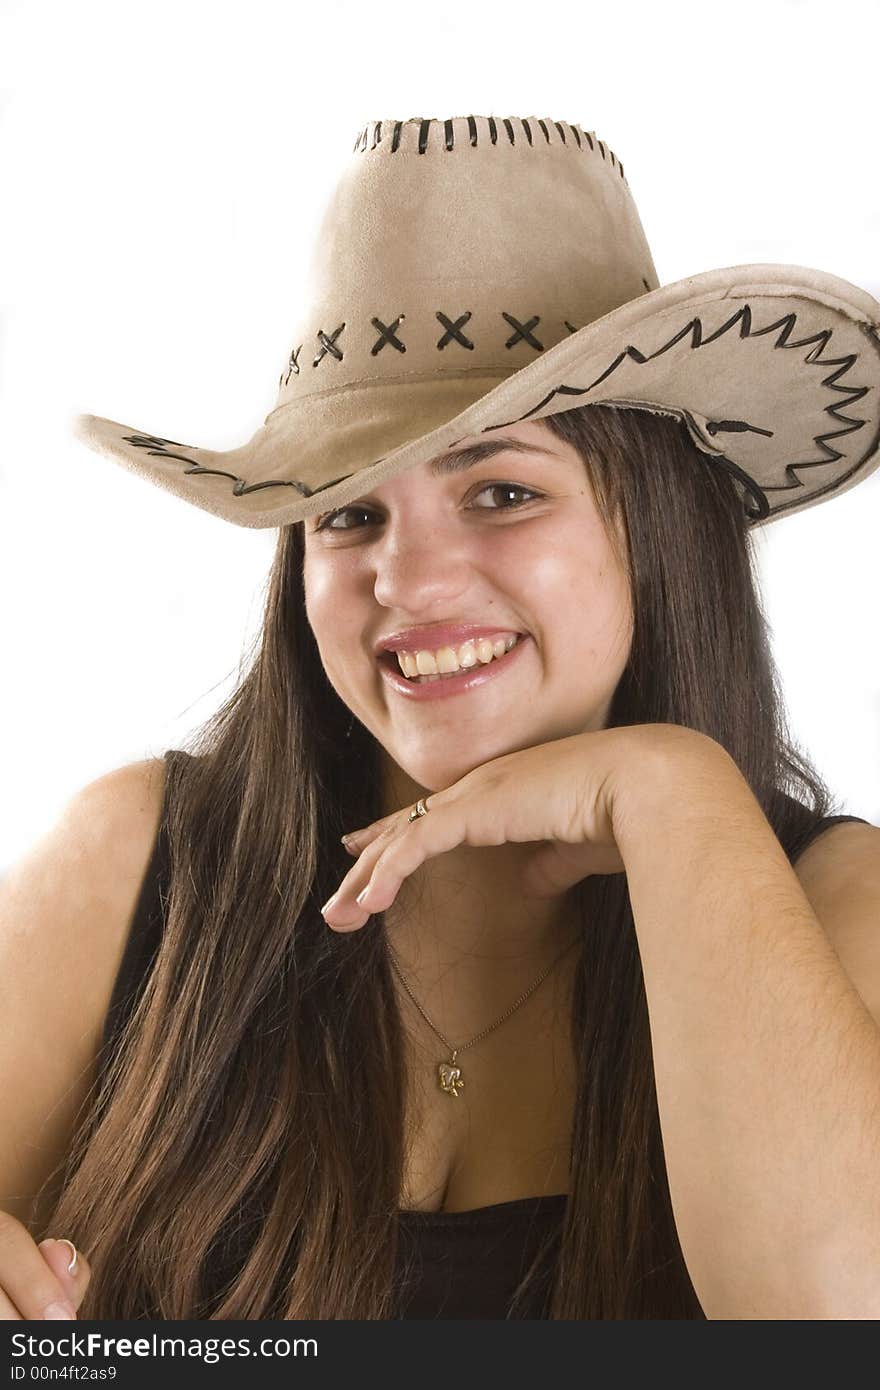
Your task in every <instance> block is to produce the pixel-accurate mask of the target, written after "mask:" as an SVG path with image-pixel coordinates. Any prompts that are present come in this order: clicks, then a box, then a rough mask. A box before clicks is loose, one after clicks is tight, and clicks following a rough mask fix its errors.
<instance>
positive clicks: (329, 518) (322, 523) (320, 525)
mask: <svg viewBox="0 0 880 1390" xmlns="http://www.w3.org/2000/svg"><path fill="white" fill-rule="evenodd" d="M484 492H489V493H492V492H500V493H512V492H519V493H527V494H528V496H527V497H524V498H521V499H520V500H519V501H518V502H512V503H511V504H510V505H509V506H501V507H477V508H476V510H477V511H483V512H485V511H491V512H499V511H500V512H511V511H514V510H515V508H517V507H522V506H524V505H525V504H526V502H528V501H530V500H531V499H532V498H534V497H540V496H541V495H542V494H541V493H540V492H535V491H534V489H533V488H529V487H524V486H523V484H522V483H484V484H483V485H482V487H481V488H480V490H479V492H478V493H477V494H476V495H477V496H478V497H480V496H482V494H483V493H484ZM350 512H356V513H357V512H360V514H361V515H362V516H364V515H366V516H369V515H370V508H369V507H361V506H359V505H357V504H355V503H353V504H352V505H351V506H349V507H339V508H337V510H336V511H335V512H325V513H324V515H323V516H321V517H319V518H318V522H317V525H316V526H315V527H314V530H315V531H353V530H357V529H358V528H357V526H334V525H332V524H331V523H332V522H334V521H335V520H336V519H337V518H338V517H344V516H346V515H348V513H350Z"/></svg>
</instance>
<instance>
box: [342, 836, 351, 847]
mask: <svg viewBox="0 0 880 1390" xmlns="http://www.w3.org/2000/svg"><path fill="white" fill-rule="evenodd" d="M342 843H343V844H344V845H345V848H346V849H348V847H349V845H350V844H351V836H350V835H343V836H342Z"/></svg>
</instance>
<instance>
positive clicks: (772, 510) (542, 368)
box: [73, 265, 880, 529]
mask: <svg viewBox="0 0 880 1390" xmlns="http://www.w3.org/2000/svg"><path fill="white" fill-rule="evenodd" d="M878 388H880V303H878V302H877V300H876V299H874V298H873V297H872V296H871V295H869V294H868V293H867V292H866V291H864V290H861V289H859V288H858V287H857V286H855V285H852V284H850V283H849V282H848V281H845V280H841V279H839V278H838V277H837V276H834V275H829V274H827V273H826V272H824V271H819V270H811V269H807V268H805V267H801V266H790V265H745V266H731V267H726V268H724V269H719V270H709V271H705V272H703V273H701V274H699V275H695V276H692V277H688V278H687V279H684V280H679V281H676V282H675V283H673V284H670V285H663V286H661V287H660V288H659V289H656V290H652V291H649V292H648V293H646V294H644V295H641V296H639V297H638V298H637V299H634V300H631V301H629V302H627V303H626V304H623V305H621V306H620V307H619V308H617V309H614V310H612V311H611V312H610V313H608V314H606V315H604V316H603V317H602V318H600V319H596V320H594V321H593V322H592V323H589V324H587V325H585V326H584V327H583V328H580V329H578V330H577V331H575V332H573V333H572V334H571V336H570V337H568V338H566V339H564V340H563V341H561V342H559V343H557V344H556V345H555V346H553V347H550V348H548V349H547V350H546V351H545V352H543V353H542V354H541V355H540V356H539V357H537V358H536V359H535V360H534V361H533V362H530V363H529V364H528V365H527V366H525V367H522V368H520V369H519V370H517V371H515V372H513V373H512V374H510V375H507V376H503V377H500V378H499V377H497V376H492V375H485V374H482V373H480V372H473V373H469V372H467V371H462V372H459V373H456V372H450V371H443V372H438V373H437V374H435V375H432V376H430V377H424V378H420V379H416V380H411V379H410V380H401V381H398V382H388V381H383V382H377V383H364V384H362V385H356V386H352V387H348V388H345V389H342V390H337V391H333V390H330V391H326V390H325V391H322V392H319V393H315V394H313V395H306V396H302V397H300V398H299V399H298V400H296V401H294V402H291V403H290V404H287V405H285V406H282V407H280V408H279V409H277V410H275V411H273V412H271V414H270V415H268V416H267V417H266V420H265V421H264V423H263V425H262V426H261V427H260V428H259V429H258V430H257V431H256V433H255V434H254V435H253V436H252V438H251V439H250V440H249V441H248V442H247V443H246V444H244V445H242V446H240V447H239V448H236V449H230V450H220V451H218V450H213V449H207V448H204V447H201V446H195V445H189V444H182V443H180V442H178V441H174V440H169V439H166V438H164V437H163V436H160V435H156V434H153V433H152V432H146V431H142V430H137V429H135V428H134V427H133V426H130V425H124V424H121V423H119V422H118V421H115V420H109V419H105V418H103V417H101V416H95V415H83V414H80V415H76V416H75V417H74V420H73V432H74V434H75V435H76V437H77V438H78V439H79V440H80V441H81V442H83V443H84V444H86V445H88V446H89V447H90V448H91V449H94V450H96V451H98V452H99V453H102V454H106V455H108V456H109V457H110V458H112V459H114V461H115V462H117V463H120V464H122V465H123V466H124V467H126V468H129V469H131V470H132V471H133V472H135V473H137V474H139V475H140V476H141V477H143V478H146V479H147V480H148V481H149V482H151V483H154V484H156V485H157V486H158V487H161V488H164V489H166V490H167V491H168V492H171V493H173V494H174V495H175V496H177V497H180V498H182V499H183V500H184V501H186V502H189V503H191V504H192V505H193V506H196V507H199V508H201V509H202V510H203V511H207V512H210V513H212V514H213V515H215V516H218V517H220V518H222V519H223V520H224V521H228V522H231V523H233V524H234V525H237V526H247V527H251V528H257V529H262V528H267V527H278V526H286V525H289V524H291V523H292V522H296V521H302V520H304V519H305V518H306V517H308V516H312V515H315V514H317V513H318V512H325V511H329V510H332V509H333V508H335V507H340V506H344V505H346V504H347V503H350V502H354V501H356V500H357V499H358V498H359V497H362V496H363V495H364V494H365V493H366V492H367V491H369V490H371V489H373V488H375V487H378V486H379V485H380V484H382V483H384V482H386V481H387V480H388V479H390V478H392V477H394V476H395V475H396V474H398V473H401V472H403V471H404V470H406V469H408V468H412V467H413V466H415V465H416V464H419V463H421V462H423V461H425V460H427V459H430V458H434V457H435V456H436V455H438V454H440V453H442V452H444V451H445V450H446V449H448V448H450V447H451V446H453V445H455V444H457V443H459V442H460V441H461V440H463V439H465V438H468V437H470V436H474V435H478V434H480V433H482V432H484V431H486V430H491V429H498V428H500V427H502V426H507V425H512V424H514V423H519V422H521V421H526V420H538V419H541V418H543V417H544V416H546V415H551V414H555V413H558V412H560V411H564V410H571V409H573V408H574V407H576V406H581V405H600V404H603V405H614V406H619V407H630V408H632V407H635V408H640V409H645V410H649V411H653V412H655V413H658V414H665V415H672V416H676V417H677V418H679V419H681V420H682V421H684V422H685V424H686V425H687V428H688V431H689V433H690V436H691V438H692V439H693V442H694V444H695V445H696V446H697V447H698V448H699V449H701V450H702V451H703V452H704V453H705V454H706V455H707V457H709V458H711V459H714V460H716V461H717V462H718V463H719V465H721V466H724V467H726V468H727V469H728V470H729V471H731V472H732V474H733V476H734V477H735V478H736V479H737V480H738V482H739V483H740V484H741V487H742V493H743V496H744V499H745V502H746V507H747V511H748V514H749V517H750V519H751V524H752V525H762V524H764V523H765V522H767V521H771V520H773V519H774V518H776V517H779V516H782V515H788V514H792V513H794V512H797V511H802V510H803V509H804V508H806V507H809V506H813V505H815V504H817V503H819V502H821V501H825V500H827V499H828V498H829V497H831V496H833V495H836V494H837V493H842V492H845V491H847V490H848V489H849V488H851V487H854V486H855V485H856V484H857V483H859V482H861V481H862V480H864V479H865V478H866V477H868V476H869V475H870V474H871V473H872V472H873V471H874V469H875V468H876V467H877V466H878V464H880V389H878Z"/></svg>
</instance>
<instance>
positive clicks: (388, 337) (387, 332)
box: [370, 314, 406, 357]
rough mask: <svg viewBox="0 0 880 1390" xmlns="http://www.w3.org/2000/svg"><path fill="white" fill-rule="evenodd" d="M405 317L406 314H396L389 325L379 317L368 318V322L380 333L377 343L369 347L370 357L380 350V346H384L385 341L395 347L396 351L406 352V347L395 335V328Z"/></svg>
mask: <svg viewBox="0 0 880 1390" xmlns="http://www.w3.org/2000/svg"><path fill="white" fill-rule="evenodd" d="M405 318H406V314H398V316H397V318H396V319H395V320H394V322H393V323H392V324H391V326H390V327H389V326H388V324H385V323H383V322H382V320H381V319H370V323H371V324H372V325H373V327H374V328H375V329H378V331H379V332H380V333H381V334H382V337H381V338H380V339H379V341H378V342H377V343H374V344H373V346H372V347H371V348H370V355H371V356H372V357H375V356H376V353H377V352H381V351H382V348H383V347H384V346H385V344H386V343H390V344H391V346H392V347H396V348H397V351H398V352H406V347H405V346H404V344H403V343H402V342H401V341H400V339H399V338H398V337H397V336H396V333H397V329H398V327H399V325H400V324H401V323H402V322H403V320H404V319H405Z"/></svg>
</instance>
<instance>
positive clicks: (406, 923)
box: [383, 768, 582, 1036]
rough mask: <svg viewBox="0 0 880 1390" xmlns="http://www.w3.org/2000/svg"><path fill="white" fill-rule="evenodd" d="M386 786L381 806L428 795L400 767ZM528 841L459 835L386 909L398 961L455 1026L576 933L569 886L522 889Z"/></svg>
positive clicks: (396, 806) (461, 1026)
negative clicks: (462, 840)
mask: <svg viewBox="0 0 880 1390" xmlns="http://www.w3.org/2000/svg"><path fill="white" fill-rule="evenodd" d="M385 789H386V790H385V794H384V797H383V807H384V809H383V814H385V815H387V814H389V813H391V812H392V811H400V812H401V814H403V813H404V812H403V808H404V807H411V806H414V805H415V803H416V801H417V800H418V798H419V797H420V796H426V797H428V796H430V793H429V792H428V791H427V790H426V789H425V788H424V787H419V786H418V785H417V784H416V783H415V782H413V781H412V779H410V778H407V777H406V775H405V774H403V773H401V771H400V769H399V768H396V769H395V770H394V774H393V777H392V775H390V774H389V776H388V779H387V781H386V783H385ZM430 814H431V812H430V810H429V812H428V815H429V816H430ZM533 848H534V847H533V846H531V845H520V844H513V843H505V844H501V845H488V846H482V845H481V846H472V845H459V846H457V847H456V848H455V849H454V850H450V851H447V852H446V853H444V854H442V855H438V856H436V857H434V858H430V859H427V860H426V861H425V863H424V864H422V865H421V866H420V867H419V868H418V869H417V870H416V871H415V873H413V874H411V875H410V876H409V877H408V878H407V879H405V880H404V882H403V883H402V885H401V887H400V890H399V892H398V894H397V897H396V898H395V900H394V902H393V903H392V904H391V906H390V907H389V908H388V909H387V910H386V911H385V914H384V917H385V932H386V938H387V940H388V942H389V943H390V945H391V947H392V948H393V950H394V951H395V953H396V955H397V959H398V962H399V966H400V968H401V970H402V971H403V973H404V975H405V976H406V978H407V980H408V981H409V983H410V985H411V987H412V988H413V990H414V992H415V993H416V994H417V996H418V997H419V1002H420V1003H421V1004H422V1005H423V1007H425V1008H428V1009H429V1008H430V1005H431V1004H432V1003H433V1004H434V1005H435V1006H436V1007H438V1008H440V1009H441V1010H442V1011H443V1015H444V1017H445V1020H446V1022H447V1024H448V1026H449V1028H450V1029H451V1030H452V1032H453V1033H454V1032H459V1033H460V1032H462V1031H466V1030H467V1028H468V1027H469V1026H470V1024H471V1022H473V1021H475V1020H477V1019H479V1020H481V1021H482V1022H483V1023H485V1021H486V1015H487V1014H489V1013H491V1012H492V1011H493V1010H494V1009H497V1010H498V1011H500V1010H503V1009H504V1008H505V1007H506V1006H508V1005H509V1004H510V1003H511V1002H512V1000H513V999H515V998H516V997H517V996H518V995H519V994H520V993H521V992H522V991H523V990H525V989H526V988H528V986H529V985H530V984H531V983H532V981H533V980H534V979H535V978H536V977H537V976H538V975H539V974H540V973H541V971H542V970H543V969H544V968H545V967H546V966H548V965H550V964H551V962H552V961H555V960H556V959H557V958H558V957H559V956H560V954H561V953H562V952H563V951H564V950H565V949H566V947H569V946H571V943H572V942H573V941H574V940H575V939H579V938H580V936H581V934H582V928H581V925H580V922H579V920H578V917H577V914H576V913H575V910H574V905H573V902H572V897H571V892H568V893H563V894H560V895H558V896H557V897H553V898H527V897H525V895H524V894H523V892H522V888H521V880H520V867H521V864H522V862H523V860H524V858H525V857H526V856H527V855H528V854H529V853H531V852H532V850H533ZM578 954H579V953H578V951H577V950H576V949H575V948H574V947H573V946H572V947H571V949H570V950H568V951H567V953H566V954H565V956H564V957H563V959H562V960H561V961H560V962H559V965H558V967H557V968H556V969H555V970H554V971H553V972H552V975H553V976H562V975H563V973H564V974H565V975H568V974H569V973H570V972H571V971H572V970H573V969H574V967H575V965H576V962H577V959H578ZM441 1026H442V1025H441ZM450 1036H452V1033H450Z"/></svg>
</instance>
